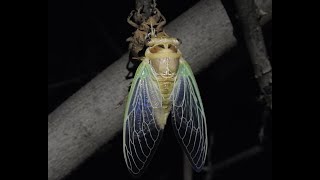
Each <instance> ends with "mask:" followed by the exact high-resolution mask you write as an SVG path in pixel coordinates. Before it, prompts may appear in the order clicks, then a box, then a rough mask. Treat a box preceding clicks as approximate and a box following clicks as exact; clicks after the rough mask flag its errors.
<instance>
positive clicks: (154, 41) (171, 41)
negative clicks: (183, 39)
mask: <svg viewBox="0 0 320 180" xmlns="http://www.w3.org/2000/svg"><path fill="white" fill-rule="evenodd" d="M179 45H180V42H179V41H178V40H177V39H176V38H170V37H166V36H164V37H153V38H151V39H150V41H149V42H148V43H147V46H148V48H147V50H146V53H145V56H146V57H147V58H149V59H155V58H160V57H168V58H175V59H176V58H179V57H180V56H181V52H180V51H179Z"/></svg>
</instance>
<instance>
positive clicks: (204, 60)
mask: <svg viewBox="0 0 320 180" xmlns="http://www.w3.org/2000/svg"><path fill="white" fill-rule="evenodd" d="M166 32H167V33H168V34H169V35H171V36H173V37H177V38H179V39H181V40H182V42H183V44H182V46H181V51H182V53H183V56H184V57H185V59H186V60H187V61H188V62H189V63H190V65H191V67H192V69H193V71H194V72H195V73H198V72H200V71H201V70H202V69H204V68H207V67H208V66H209V65H210V64H212V63H214V62H215V60H217V58H218V57H219V56H221V55H222V54H223V53H224V52H226V51H228V50H229V49H230V48H232V47H234V46H235V45H236V39H235V37H234V36H233V28H232V25H231V22H230V20H229V18H228V15H227V13H226V11H225V9H224V7H223V5H222V4H221V2H220V1H219V0H202V1H200V2H199V3H197V4H196V5H195V6H194V7H192V8H190V9H189V10H188V11H186V12H185V13H183V14H182V15H181V16H179V17H178V18H177V19H175V20H173V21H172V22H171V23H170V24H168V26H166ZM127 60H128V53H126V54H124V55H123V56H122V57H121V58H120V59H119V60H117V61H116V62H115V63H113V64H112V65H110V66H109V67H108V68H106V69H105V70H104V71H103V72H102V73H100V74H99V75H98V76H97V77H95V78H94V79H92V80H91V81H90V82H89V83H88V84H86V85H85V86H84V87H83V88H81V89H80V90H79V91H78V92H76V93H75V94H74V95H73V96H71V97H70V98H68V99H67V100H66V101H65V102H64V103H63V104H62V105H60V106H59V107H58V108H57V109H56V110H54V111H53V112H52V113H51V114H50V115H49V116H48V180H58V179H61V178H63V177H64V176H65V175H67V174H68V173H70V172H71V171H72V170H73V169H74V168H76V167H77V166H78V165H79V164H80V163H82V162H83V161H84V160H85V159H87V158H88V157H89V156H90V155H91V154H93V153H94V152H95V151H96V150H97V149H98V148H99V147H101V146H102V145H103V144H105V143H107V142H108V141H110V140H111V139H112V138H113V136H114V135H115V134H117V133H118V132H120V131H121V129H122V125H123V113H124V99H125V97H126V95H127V93H128V87H129V84H130V80H126V79H125V76H126V74H127V70H126V63H127ZM122 158H123V157H119V161H120V160H121V159H122ZM105 163H106V164H107V163H112V162H105Z"/></svg>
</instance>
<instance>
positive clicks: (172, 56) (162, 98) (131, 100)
mask: <svg viewBox="0 0 320 180" xmlns="http://www.w3.org/2000/svg"><path fill="white" fill-rule="evenodd" d="M153 32H154V31H153ZM179 45H180V42H179V41H178V40H177V39H176V38H172V37H169V36H168V35H166V34H164V33H161V34H156V33H152V34H151V38H150V40H149V41H148V42H147V43H146V46H147V48H146V50H145V53H144V57H143V58H142V59H141V60H142V62H141V63H140V65H139V67H138V69H137V71H136V73H135V76H134V79H133V81H132V85H131V88H130V92H129V95H128V100H127V104H126V109H125V116H124V125H123V153H124V158H125V162H126V164H127V167H128V169H129V171H130V173H131V174H133V175H135V176H139V175H141V174H142V173H143V172H144V170H145V169H146V167H147V166H148V164H149V162H150V160H151V159H152V156H153V154H154V152H155V150H156V148H157V146H158V144H159V142H160V140H161V137H162V133H163V130H164V129H165V125H166V123H167V118H168V116H169V114H170V112H171V114H172V124H173V129H174V131H175V134H176V137H177V139H178V141H179V142H180V144H181V146H182V148H183V149H184V152H185V153H186V154H187V156H188V158H189V160H190V162H191V164H192V167H193V169H194V170H196V171H200V170H201V169H202V167H203V165H204V163H205V160H206V154H207V146H208V142H207V127H206V117H205V113H204V108H203V105H202V100H201V97H200V93H199V89H198V86H197V83H196V80H195V77H194V75H193V72H192V70H191V68H190V66H189V65H188V63H187V62H186V61H185V60H184V59H183V57H182V53H181V52H180V50H179Z"/></svg>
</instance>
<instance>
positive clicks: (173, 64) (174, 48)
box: [145, 35, 181, 128]
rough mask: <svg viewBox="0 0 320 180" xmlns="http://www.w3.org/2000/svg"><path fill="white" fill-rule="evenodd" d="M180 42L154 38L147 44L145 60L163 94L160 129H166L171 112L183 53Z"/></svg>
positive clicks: (164, 37)
mask: <svg viewBox="0 0 320 180" xmlns="http://www.w3.org/2000/svg"><path fill="white" fill-rule="evenodd" d="M179 44H180V42H179V41H178V40H177V39H175V38H170V37H169V36H167V35H166V36H163V37H154V38H151V39H150V41H149V42H148V43H147V46H148V48H147V50H146V52H145V60H147V61H149V63H150V65H151V67H152V69H153V71H154V74H155V81H157V82H158V85H159V89H160V92H161V94H162V111H161V113H159V115H158V117H157V121H158V124H159V126H160V127H162V128H163V127H164V125H165V124H166V121H167V117H168V115H169V113H170V111H171V103H172V102H171V99H170V95H171V92H172V90H173V87H174V82H175V78H176V74H177V71H178V68H179V63H180V58H181V52H180V51H179V49H178V46H179Z"/></svg>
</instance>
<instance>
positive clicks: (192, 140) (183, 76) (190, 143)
mask: <svg viewBox="0 0 320 180" xmlns="http://www.w3.org/2000/svg"><path fill="white" fill-rule="evenodd" d="M171 100H172V103H173V104H172V123H173V129H174V130H175V134H176V136H177V138H178V140H179V142H180V144H181V145H182V147H183V149H184V151H185V153H186V154H187V156H188V158H189V160H190V162H191V164H192V166H193V169H194V170H196V171H197V172H199V171H200V170H201V169H202V167H203V165H204V163H205V160H206V154H207V146H208V142H207V126H206V117H205V114H204V109H203V105H202V100H201V97H200V93H199V90H198V86H197V83H196V80H195V78H194V75H193V73H192V71H191V68H190V66H189V65H188V64H187V62H186V61H185V60H183V59H181V60H180V65H179V70H178V72H177V79H176V81H175V85H174V89H173V92H172V94H171Z"/></svg>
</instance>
